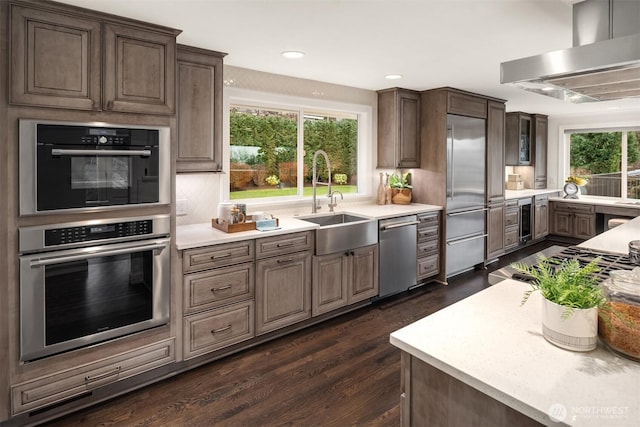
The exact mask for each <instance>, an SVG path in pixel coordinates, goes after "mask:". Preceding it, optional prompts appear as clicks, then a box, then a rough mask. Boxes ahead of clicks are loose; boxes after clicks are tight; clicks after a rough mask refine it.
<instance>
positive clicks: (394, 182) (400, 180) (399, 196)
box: [389, 172, 413, 205]
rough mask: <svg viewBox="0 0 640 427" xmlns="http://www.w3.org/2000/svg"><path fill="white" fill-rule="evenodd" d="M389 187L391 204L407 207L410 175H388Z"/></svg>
mask: <svg viewBox="0 0 640 427" xmlns="http://www.w3.org/2000/svg"><path fill="white" fill-rule="evenodd" d="M389 187H391V203H395V204H397V205H408V204H409V203H411V190H412V189H413V186H412V185H411V173H410V172H407V173H405V174H400V175H398V174H395V173H394V174H392V175H389Z"/></svg>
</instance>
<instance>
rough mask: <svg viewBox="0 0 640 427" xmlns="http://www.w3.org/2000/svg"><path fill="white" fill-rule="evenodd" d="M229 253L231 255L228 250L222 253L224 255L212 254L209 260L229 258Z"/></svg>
mask: <svg viewBox="0 0 640 427" xmlns="http://www.w3.org/2000/svg"><path fill="white" fill-rule="evenodd" d="M231 255H233V254H232V253H231V252H229V253H228V254H224V255H212V256H211V260H212V261H215V260H217V259H223V258H229V257H230V256H231Z"/></svg>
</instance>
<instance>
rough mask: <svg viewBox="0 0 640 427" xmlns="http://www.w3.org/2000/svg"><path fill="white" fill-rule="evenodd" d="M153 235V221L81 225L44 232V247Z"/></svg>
mask: <svg viewBox="0 0 640 427" xmlns="http://www.w3.org/2000/svg"><path fill="white" fill-rule="evenodd" d="M151 233H153V221H152V220H150V219H147V220H139V221H124V222H113V223H107V224H96V225H81V226H76V227H65V228H52V229H49V230H45V232H44V242H45V247H50V246H58V245H67V244H69V243H79V242H96V241H100V240H105V239H115V238H120V237H129V236H144V235H146V234H151Z"/></svg>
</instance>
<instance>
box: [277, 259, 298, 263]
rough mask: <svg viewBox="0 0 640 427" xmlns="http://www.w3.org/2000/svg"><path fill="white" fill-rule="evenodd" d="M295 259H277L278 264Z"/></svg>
mask: <svg viewBox="0 0 640 427" xmlns="http://www.w3.org/2000/svg"><path fill="white" fill-rule="evenodd" d="M293 261H295V258H287V259H279V260H278V264H288V263H290V262H293Z"/></svg>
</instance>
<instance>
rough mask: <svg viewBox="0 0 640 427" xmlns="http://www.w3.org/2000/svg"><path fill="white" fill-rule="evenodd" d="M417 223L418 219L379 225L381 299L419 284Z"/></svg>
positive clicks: (406, 219) (390, 220) (400, 220)
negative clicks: (417, 277) (417, 279)
mask: <svg viewBox="0 0 640 427" xmlns="http://www.w3.org/2000/svg"><path fill="white" fill-rule="evenodd" d="M418 223H419V221H418V218H417V216H416V215H407V216H403V217H399V218H391V219H385V220H382V221H379V232H378V243H379V250H380V263H379V266H380V271H379V277H378V283H379V286H380V292H379V296H378V298H384V297H387V296H391V295H393V294H397V293H399V292H403V291H406V290H408V289H409V288H410V287H412V286H414V285H415V284H416V275H417V270H416V268H417V267H416V259H417V249H416V244H417V225H418Z"/></svg>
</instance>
